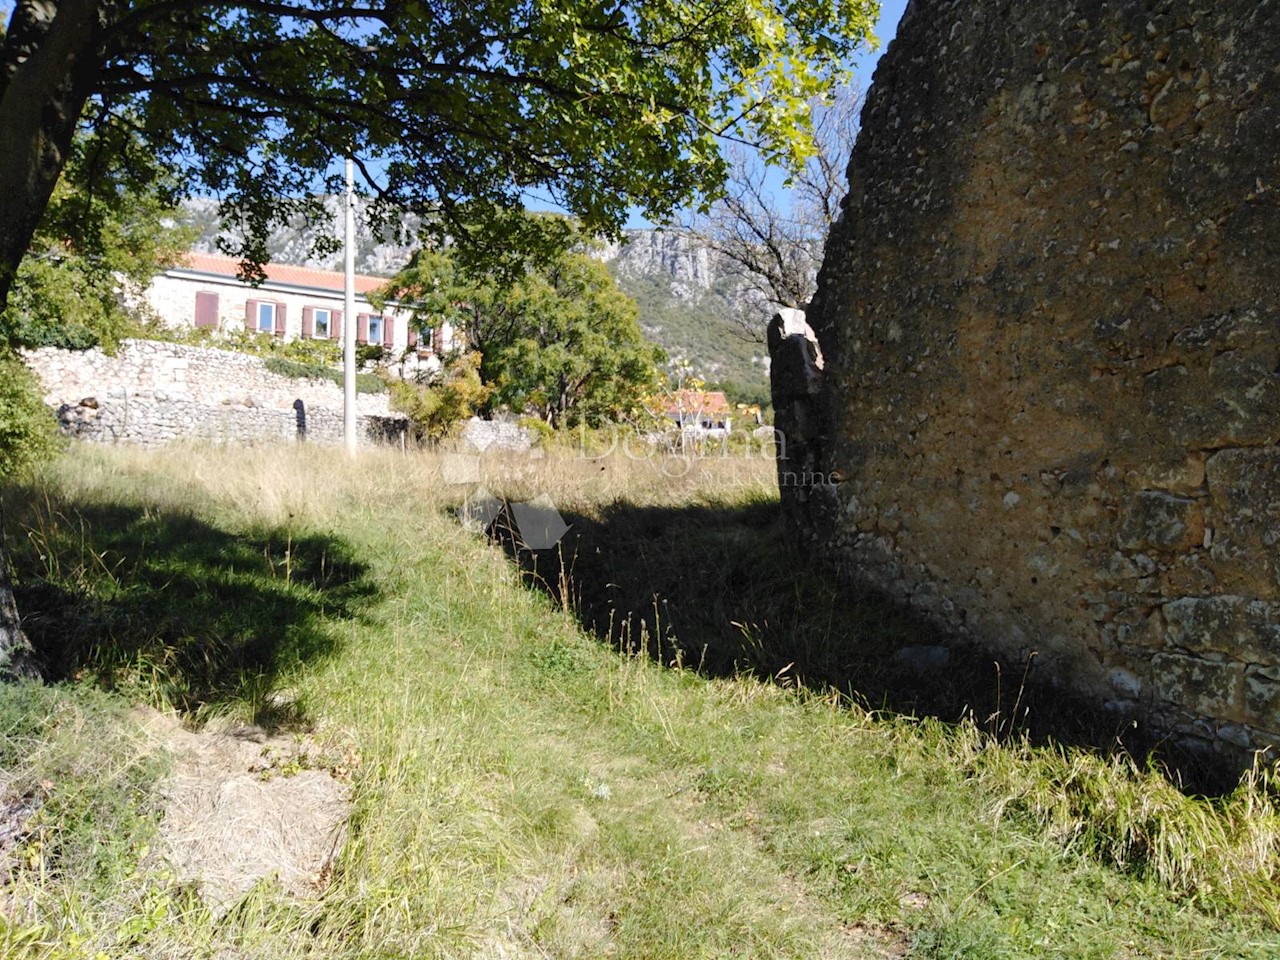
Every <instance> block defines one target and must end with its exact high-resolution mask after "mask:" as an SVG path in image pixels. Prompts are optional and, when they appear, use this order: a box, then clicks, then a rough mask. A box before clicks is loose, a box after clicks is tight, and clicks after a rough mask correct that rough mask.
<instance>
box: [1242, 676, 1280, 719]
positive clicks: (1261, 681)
mask: <svg viewBox="0 0 1280 960" xmlns="http://www.w3.org/2000/svg"><path fill="white" fill-rule="evenodd" d="M1244 698H1245V706H1246V707H1247V709H1248V710H1249V713H1250V714H1251V715H1252V722H1253V723H1255V724H1257V725H1258V726H1260V727H1263V728H1264V729H1267V730H1280V669H1278V668H1275V667H1271V668H1268V667H1250V668H1249V669H1248V670H1247V671H1246V672H1245V675H1244Z"/></svg>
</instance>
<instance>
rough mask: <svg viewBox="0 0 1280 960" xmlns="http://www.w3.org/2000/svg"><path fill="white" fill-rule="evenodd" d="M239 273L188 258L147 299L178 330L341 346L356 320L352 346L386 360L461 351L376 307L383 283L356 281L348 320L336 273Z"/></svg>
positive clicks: (405, 316) (439, 332)
mask: <svg viewBox="0 0 1280 960" xmlns="http://www.w3.org/2000/svg"><path fill="white" fill-rule="evenodd" d="M239 267H240V262H239V261H238V260H236V259H235V258H233V257H226V256H221V255H219V254H211V253H188V254H187V255H186V256H185V258H184V260H183V262H182V263H180V264H179V265H177V266H174V267H171V268H169V269H168V270H166V271H164V273H162V274H160V275H159V276H157V277H156V278H155V279H154V280H153V281H152V283H151V286H150V287H149V288H148V289H147V291H146V299H147V301H148V303H149V304H150V305H151V307H152V309H153V310H155V312H156V314H157V315H158V316H159V317H160V319H161V320H162V321H163V322H164V324H165V325H166V326H169V327H172V328H175V329H176V328H181V327H196V328H209V329H212V330H219V331H222V332H227V333H231V332H235V331H237V330H249V331H253V332H255V333H262V334H269V335H271V336H275V337H280V338H282V339H286V340H292V339H298V338H304V339H318V340H335V341H339V342H341V339H342V330H343V325H344V324H346V323H348V322H354V323H355V328H356V342H357V343H360V344H378V345H381V346H382V347H383V348H384V349H385V350H386V351H387V354H388V355H389V356H388V359H399V358H401V357H405V358H412V357H416V359H417V360H419V361H424V360H435V359H436V358H438V357H439V356H441V355H442V354H445V353H448V352H451V351H453V350H456V349H459V348H460V347H461V346H462V343H461V341H460V340H459V339H458V336H457V333H456V331H455V330H454V329H453V328H452V326H451V325H450V324H448V323H444V322H441V323H439V324H437V325H436V326H434V327H421V326H419V325H417V324H414V323H412V322H411V320H412V314H411V312H410V311H409V310H407V309H405V308H403V307H401V306H399V305H396V304H388V305H387V306H386V307H385V308H384V309H382V310H378V309H377V308H375V307H374V306H373V304H371V303H370V302H369V300H368V294H369V293H370V292H371V291H373V290H375V289H377V288H378V287H379V286H381V285H383V284H384V283H386V280H385V279H382V278H379V277H370V276H363V275H357V276H356V278H355V292H356V311H355V316H354V318H351V319H348V318H347V317H346V316H345V315H344V309H343V307H344V300H343V275H342V274H341V273H339V272H336V271H333V270H316V269H313V268H311V267H298V266H293V265H290V264H279V263H268V264H264V265H263V271H264V272H265V273H266V279H265V280H264V281H263V282H262V283H261V284H259V285H258V286H253V285H252V284H249V283H246V282H245V281H243V280H241V279H240V278H239V277H238V276H237V273H238V271H239Z"/></svg>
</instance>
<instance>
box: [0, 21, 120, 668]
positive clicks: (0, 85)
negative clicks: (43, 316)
mask: <svg viewBox="0 0 1280 960" xmlns="http://www.w3.org/2000/svg"><path fill="white" fill-rule="evenodd" d="M112 9H113V5H112V4H110V3H108V2H107V0H19V3H18V4H17V6H16V7H15V8H14V11H13V16H12V17H11V18H10V20H9V26H8V29H7V30H6V32H5V35H4V39H3V41H2V42H0V197H3V198H4V210H5V212H4V216H3V217H0V311H3V310H4V309H5V307H6V306H7V305H8V303H9V289H10V287H12V285H13V278H14V276H15V275H16V274H17V271H18V265H19V264H21V263H22V258H23V257H24V256H26V253H27V248H28V247H29V246H30V245H31V237H32V235H33V234H34V233H35V229H36V226H37V225H38V224H39V223H40V218H41V217H42V216H44V211H45V207H47V206H48V204H49V197H50V196H51V195H52V194H53V188H54V185H55V184H56V183H57V182H58V177H59V176H61V174H62V168H63V167H64V166H65V165H66V162H67V154H68V152H69V151H70V149H71V140H72V137H73V136H74V135H75V131H76V125H77V124H78V123H79V121H80V114H81V113H82V112H83V110H84V105H85V102H86V101H87V100H88V98H89V95H90V93H92V92H93V89H94V87H95V86H96V84H97V82H98V76H99V73H100V71H101V68H102V59H103V57H102V46H103V37H104V34H105V30H106V24H107V21H108V18H109V15H110V12H111V10H112ZM7 347H8V344H0V349H3V348H7ZM3 530H4V518H3V516H0V678H7V679H15V678H18V677H37V676H39V672H38V670H37V668H36V663H35V657H34V654H33V653H32V650H31V644H30V642H29V641H28V640H27V637H26V635H25V634H24V633H23V632H22V624H21V621H20V620H19V619H18V608H17V604H15V603H14V599H13V583H12V581H11V580H10V577H9V561H8V556H7V555H6V553H5V549H4V537H3Z"/></svg>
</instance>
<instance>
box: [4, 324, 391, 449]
mask: <svg viewBox="0 0 1280 960" xmlns="http://www.w3.org/2000/svg"><path fill="white" fill-rule="evenodd" d="M25 359H26V361H27V363H28V364H30V366H31V367H32V369H33V370H35V371H36V373H37V374H38V375H39V376H40V379H41V383H42V385H43V387H44V391H45V402H46V403H47V404H49V406H50V407H51V408H52V409H53V410H54V411H56V413H57V415H58V420H59V422H60V424H61V426H62V430H63V432H64V433H66V434H68V435H70V436H73V437H77V438H79V439H82V440H89V441H94V442H100V443H134V444H139V445H143V446H154V445H159V444H165V443H169V442H171V441H173V440H177V439H193V440H212V441H216V442H228V443H260V442H278V441H292V440H303V439H305V440H308V441H310V442H313V443H341V442H342V439H343V424H342V388H341V387H340V386H338V385H337V384H336V383H333V382H331V381H328V380H311V379H298V378H293V377H284V376H281V375H279V374H275V373H272V372H270V371H269V370H267V369H266V368H265V366H264V364H263V361H262V360H261V358H259V357H254V356H250V355H248V354H242V353H233V352H231V351H228V350H214V349H210V348H207V347H192V346H186V345H183V344H176V343H165V342H161V341H151V340H126V341H124V343H122V344H121V346H120V349H119V350H118V352H117V353H116V354H115V355H109V354H106V353H104V352H103V351H102V350H100V349H96V348H95V349H92V350H59V349H55V348H52V347H46V348H42V349H39V350H32V351H28V352H27V353H26V355H25ZM357 409H358V411H359V414H358V417H357V423H358V427H359V430H360V433H361V435H362V436H363V437H364V438H365V439H366V440H368V441H388V442H398V441H399V439H400V437H401V436H402V435H403V434H404V433H405V430H406V427H407V421H406V420H405V419H404V417H403V416H400V415H397V414H393V413H392V412H391V411H390V409H389V408H388V406H387V396H386V395H385V394H360V395H358V396H357Z"/></svg>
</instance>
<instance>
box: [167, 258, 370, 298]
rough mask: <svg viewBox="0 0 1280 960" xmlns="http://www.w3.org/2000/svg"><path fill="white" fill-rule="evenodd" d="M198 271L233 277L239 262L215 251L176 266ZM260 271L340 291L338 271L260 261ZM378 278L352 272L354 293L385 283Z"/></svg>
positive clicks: (271, 276)
mask: <svg viewBox="0 0 1280 960" xmlns="http://www.w3.org/2000/svg"><path fill="white" fill-rule="evenodd" d="M184 268H185V269H187V270H198V271H199V272H200V273H215V274H217V275H218V276H222V277H229V278H231V279H235V278H236V276H237V275H238V274H239V272H240V261H239V260H237V259H236V258H235V257H224V256H223V255H222V254H219V253H194V252H192V253H188V254H187V255H186V256H185V257H184V258H183V262H182V263H180V264H178V266H177V269H184ZM262 269H263V271H264V272H265V273H266V275H267V279H268V280H274V281H275V282H277V283H287V284H291V285H292V286H295V287H312V288H314V289H316V290H332V291H334V292H336V293H342V291H343V278H342V273H341V272H340V271H337V270H316V269H314V268H312V267H295V266H293V265H291V264H287V263H264V264H263V265H262ZM386 282H387V281H386V279H385V278H382V277H370V276H365V275H363V274H359V273H358V274H356V293H368V292H369V291H370V290H376V289H377V288H378V287H380V286H382V285H383V284H384V283H386Z"/></svg>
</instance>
